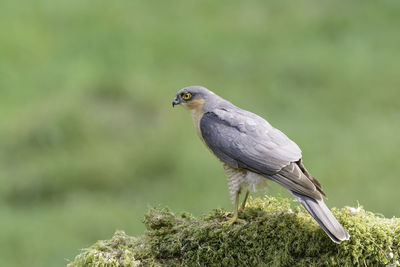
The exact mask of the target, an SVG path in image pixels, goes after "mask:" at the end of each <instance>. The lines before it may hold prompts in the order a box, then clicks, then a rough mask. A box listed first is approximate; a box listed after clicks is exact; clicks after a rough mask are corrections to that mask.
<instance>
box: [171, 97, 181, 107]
mask: <svg viewBox="0 0 400 267" xmlns="http://www.w3.org/2000/svg"><path fill="white" fill-rule="evenodd" d="M179 104H180V102H179V100H178V99H176V98H175V99H174V101H172V107H175V105H179Z"/></svg>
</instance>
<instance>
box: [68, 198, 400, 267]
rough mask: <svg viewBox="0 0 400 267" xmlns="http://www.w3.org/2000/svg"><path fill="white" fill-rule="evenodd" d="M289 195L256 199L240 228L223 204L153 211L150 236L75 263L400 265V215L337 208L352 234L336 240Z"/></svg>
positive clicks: (125, 240) (92, 252)
mask: <svg viewBox="0 0 400 267" xmlns="http://www.w3.org/2000/svg"><path fill="white" fill-rule="evenodd" d="M290 204H291V202H290V201H289V200H288V199H276V198H272V197H266V198H264V199H254V200H250V201H249V203H248V207H247V208H246V209H245V210H244V211H243V212H241V213H240V217H241V218H242V219H244V220H245V221H244V222H242V223H238V224H235V225H232V226H229V225H228V224H227V219H228V218H229V217H231V216H232V213H230V212H226V211H224V210H222V209H216V210H213V211H212V212H211V213H209V214H207V215H204V216H202V217H199V218H194V217H192V216H190V215H188V214H181V215H180V216H178V215H176V214H174V213H172V212H170V211H169V210H168V209H151V210H150V211H149V212H148V213H147V214H146V215H145V221H144V223H145V225H146V227H147V231H146V233H145V234H144V235H143V236H141V237H139V238H133V237H129V236H127V235H126V234H125V233H124V232H122V231H117V232H116V233H115V235H114V236H113V238H112V239H110V240H107V241H99V242H97V243H96V244H94V245H93V246H92V247H90V248H88V249H84V250H83V251H82V253H81V254H80V255H78V256H77V257H76V258H75V260H74V262H72V263H70V264H69V265H68V266H69V267H75V266H177V265H178V266H398V265H400V264H399V256H400V247H399V245H400V219H397V218H393V219H386V218H383V217H382V216H378V215H376V214H373V213H371V212H367V211H365V210H363V209H362V208H359V209H356V210H355V209H353V208H348V207H346V208H343V209H341V210H338V209H333V210H332V212H333V213H334V215H335V216H336V218H337V219H338V220H339V221H340V222H341V223H342V224H343V226H344V227H345V228H346V229H347V230H348V232H349V233H350V235H351V238H350V240H349V241H345V242H342V243H341V244H339V245H338V244H335V243H333V242H332V241H331V240H330V239H329V238H328V237H327V236H326V235H325V233H324V232H323V230H322V229H321V228H320V227H319V226H318V225H317V224H316V223H315V222H314V220H313V219H312V218H311V217H310V215H309V214H308V213H307V212H306V211H305V210H304V209H303V208H301V207H296V208H294V209H293V210H292V209H291V207H290V206H291V205H290Z"/></svg>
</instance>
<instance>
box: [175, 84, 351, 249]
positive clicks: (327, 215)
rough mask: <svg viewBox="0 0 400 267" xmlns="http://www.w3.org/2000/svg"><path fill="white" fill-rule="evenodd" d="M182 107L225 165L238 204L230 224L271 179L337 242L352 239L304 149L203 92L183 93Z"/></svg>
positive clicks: (178, 99) (194, 88)
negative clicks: (304, 156)
mask: <svg viewBox="0 0 400 267" xmlns="http://www.w3.org/2000/svg"><path fill="white" fill-rule="evenodd" d="M179 104H180V105H182V106H183V107H185V108H186V109H187V110H189V112H190V114H191V115H192V119H193V122H194V126H195V128H196V131H197V134H198V135H199V137H200V139H201V140H202V141H203V143H204V144H205V145H206V146H207V147H208V148H209V149H210V150H211V152H212V153H213V154H214V155H215V156H216V157H217V158H218V159H219V160H220V161H221V162H222V165H223V167H224V170H225V174H226V176H227V180H228V186H229V191H230V194H231V199H232V201H234V202H235V210H234V215H233V218H232V220H231V223H234V222H236V221H238V220H239V219H238V209H239V194H240V192H241V191H242V190H246V196H245V199H244V201H243V203H242V206H241V208H242V209H243V208H244V207H245V204H246V200H247V196H248V195H249V190H251V191H255V190H256V189H257V188H260V187H263V186H265V184H266V181H267V179H269V180H272V181H274V182H276V183H278V184H280V185H282V186H283V187H285V188H286V189H287V190H288V191H289V192H290V193H291V194H292V195H293V196H294V197H295V198H296V199H297V200H298V201H299V202H300V203H301V204H302V205H303V206H304V207H305V208H306V210H307V211H308V212H309V213H310V214H311V216H312V217H313V218H314V219H315V220H316V221H317V223H318V224H319V225H320V226H321V227H322V229H323V230H324V231H325V232H326V234H327V235H328V236H329V237H330V238H331V239H332V241H333V242H335V243H340V242H342V241H344V240H348V239H349V238H350V235H349V234H348V233H347V231H346V230H345V229H344V228H343V226H342V225H341V224H340V223H339V222H338V221H337V220H336V218H335V217H334V216H333V215H332V213H331V211H330V210H329V209H328V207H327V206H326V205H325V203H324V201H323V196H325V193H324V192H323V191H322V187H321V185H320V183H319V182H318V181H317V180H316V179H315V178H314V177H313V176H312V175H311V174H310V173H309V172H308V171H307V169H306V168H305V167H304V165H303V162H302V155H301V150H300V148H299V147H298V146H297V144H296V143H294V142H293V141H292V140H290V139H289V138H288V137H287V136H286V135H285V134H284V133H282V132H281V131H279V130H278V129H276V128H274V127H273V126H271V124H269V123H268V122H267V121H266V120H264V119H263V118H261V117H260V116H257V115H256V114H254V113H252V112H249V111H246V110H243V109H240V108H238V107H236V106H235V105H233V104H232V103H230V102H229V101H227V100H225V99H223V98H221V97H220V96H218V95H216V94H215V93H213V92H211V91H210V90H208V89H207V88H204V87H201V86H189V87H186V88H183V89H181V90H179V91H178V93H177V94H176V98H175V99H174V100H173V102H172V105H173V106H175V105H179ZM265 178H267V179H265Z"/></svg>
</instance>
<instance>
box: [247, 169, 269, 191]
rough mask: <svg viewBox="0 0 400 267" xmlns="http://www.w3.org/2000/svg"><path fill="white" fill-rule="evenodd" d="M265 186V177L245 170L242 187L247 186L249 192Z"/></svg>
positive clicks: (266, 184)
mask: <svg viewBox="0 0 400 267" xmlns="http://www.w3.org/2000/svg"><path fill="white" fill-rule="evenodd" d="M267 186H268V183H267V178H265V177H263V176H261V175H259V174H257V173H254V172H251V171H247V173H246V176H245V179H244V181H243V184H242V188H243V189H245V188H246V187H247V189H248V190H249V191H251V192H256V191H258V190H261V189H264V188H266V187H267Z"/></svg>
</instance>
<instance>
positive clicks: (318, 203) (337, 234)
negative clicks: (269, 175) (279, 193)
mask: <svg viewBox="0 0 400 267" xmlns="http://www.w3.org/2000/svg"><path fill="white" fill-rule="evenodd" d="M290 193H292V195H293V196H294V197H295V198H296V199H297V200H298V201H299V202H300V203H301V204H303V206H304V207H305V208H306V210H307V211H308V212H309V213H310V214H311V216H313V218H314V219H315V220H316V221H317V222H318V224H319V225H320V226H321V227H322V229H324V231H325V233H326V234H327V235H328V236H329V237H330V238H331V239H332V241H333V242H335V243H340V242H342V241H344V240H348V239H349V238H350V235H349V233H347V231H346V230H345V229H344V228H343V226H342V225H341V224H340V223H339V222H338V221H337V220H336V218H335V217H334V216H333V214H332V212H331V211H330V210H329V209H328V207H327V206H326V205H325V203H324V201H323V200H322V199H321V200H315V199H312V198H310V197H307V196H304V195H300V194H297V193H294V192H290Z"/></svg>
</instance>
